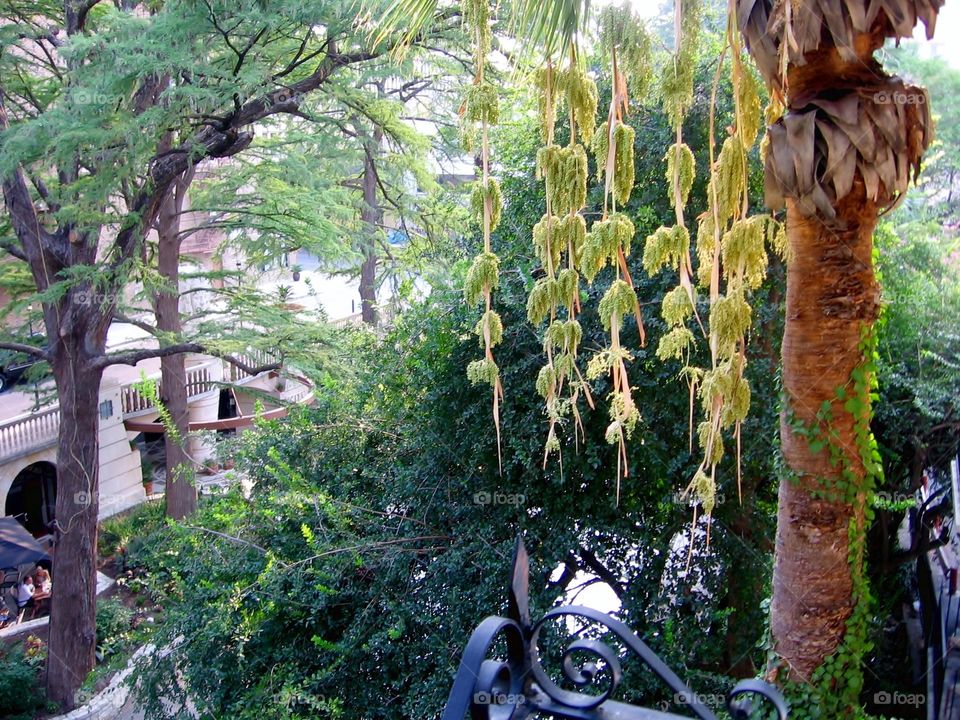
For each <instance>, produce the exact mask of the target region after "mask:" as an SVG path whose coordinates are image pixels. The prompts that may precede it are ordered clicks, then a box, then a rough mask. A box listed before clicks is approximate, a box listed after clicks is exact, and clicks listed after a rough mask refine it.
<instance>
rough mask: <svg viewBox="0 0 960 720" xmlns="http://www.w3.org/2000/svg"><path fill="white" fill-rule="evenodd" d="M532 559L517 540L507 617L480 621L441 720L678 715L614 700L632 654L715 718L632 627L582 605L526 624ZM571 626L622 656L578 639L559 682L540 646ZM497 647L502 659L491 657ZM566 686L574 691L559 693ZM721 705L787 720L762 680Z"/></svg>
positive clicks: (643, 719) (681, 697)
mask: <svg viewBox="0 0 960 720" xmlns="http://www.w3.org/2000/svg"><path fill="white" fill-rule="evenodd" d="M528 588H529V556H528V555H527V550H526V547H525V546H524V544H523V540H522V539H518V540H517V546H516V550H515V552H514V559H513V572H512V576H511V582H510V589H509V604H508V610H507V617H496V616H491V617H488V618H486V619H485V620H483V622H481V623H480V625H478V626H477V628H476V630H474V631H473V634H472V635H471V636H470V639H469V640H468V641H467V646H466V648H465V649H464V651H463V656H462V658H461V659H460V667H459V669H458V670H457V674H456V677H455V678H454V682H453V687H452V688H451V690H450V695H449V697H448V698H447V704H446V707H445V708H444V711H443V716H442V720H463V718H464V717H465V716H467V715H469V717H470V719H471V720H526V719H527V718H551V717H552V718H566V719H567V720H670V719H671V718H681V717H683V716H680V715H674V714H671V713H668V712H665V711H663V710H657V709H653V708H646V707H639V706H636V705H630V704H627V703H623V702H618V701H616V700H614V699H613V697H614V694H615V693H616V691H617V688H618V686H619V685H620V681H621V679H622V677H623V672H622V667H621V663H622V661H624V660H625V659H627V658H629V657H631V656H635V657H636V658H639V660H640V662H641V663H642V664H643V665H644V666H645V667H646V668H647V669H648V670H649V671H650V672H652V673H653V674H654V675H655V676H656V677H657V678H659V680H660V681H661V682H662V683H663V684H664V685H666V686H667V688H669V690H670V691H671V692H672V693H673V697H674V701H675V704H678V705H682V706H683V707H684V709H685V710H686V711H688V712H689V713H692V716H693V717H696V718H699V719H700V720H717V718H716V715H715V714H714V713H713V711H712V710H711V709H710V708H709V707H708V706H707V705H706V704H704V702H703V701H702V700H703V699H702V698H701V697H700V696H698V695H697V694H696V693H694V692H693V691H692V690H691V689H690V688H689V687H687V685H686V684H685V683H684V682H683V681H682V680H681V679H680V678H679V677H678V676H677V675H676V674H675V673H674V672H673V671H672V670H671V669H670V668H669V667H667V666H666V664H664V662H663V661H662V660H661V659H660V658H659V657H657V655H656V653H654V652H653V651H652V650H651V649H650V648H649V647H648V646H647V644H646V643H644V642H643V641H642V640H641V639H640V638H639V637H637V636H636V635H635V634H634V633H633V632H632V631H631V630H630V628H629V627H627V626H626V625H625V624H624V623H622V622H620V621H619V620H617V619H616V618H614V617H612V616H611V615H609V614H607V613H603V612H600V611H598V610H594V609H592V608H588V607H583V606H580V605H564V606H562V607H557V608H554V609H552V610H550V611H549V612H547V613H546V614H545V615H544V616H543V617H542V618H541V619H540V620H538V621H537V622H532V621H531V619H530V609H529V602H528ZM572 620H580V621H586V622H588V623H590V627H598V628H601V629H602V630H603V633H602V634H603V635H604V636H606V635H607V634H610V635H613V636H614V637H615V638H616V639H617V641H618V642H619V643H620V644H621V645H622V646H623V648H625V650H626V651H618V650H616V649H615V648H613V647H611V646H610V645H609V644H607V643H606V642H603V641H601V640H599V639H596V638H582V637H577V638H574V639H573V640H572V641H570V642H569V643H568V644H567V645H566V648H565V649H564V650H563V652H562V654H561V658H560V672H559V674H560V675H562V679H561V680H560V682H559V683H558V682H557V681H556V680H555V679H554V677H556V675H557V673H553V674H551V673H550V672H548V670H547V669H546V668H545V667H544V665H543V662H542V660H541V652H540V645H541V644H542V643H543V640H542V637H541V636H542V634H543V633H544V630H545V628H547V627H548V626H551V625H559V626H560V627H567V629H568V634H569V633H570V631H569V627H570V622H571V621H572ZM495 646H497V647H498V649H500V650H503V649H504V648H505V651H506V658H505V659H495V658H491V657H490V655H491V654H492V652H493V650H494V648H495ZM561 684H565V685H567V686H568V687H572V688H574V689H565V688H564V687H561ZM726 707H727V710H728V711H729V713H730V715H731V717H733V718H734V719H735V720H748V718H753V717H764V718H770V717H776V718H777V720H786V718H787V706H786V703H785V702H784V700H783V697H782V696H781V695H780V693H779V692H778V691H777V690H776V689H775V688H773V687H772V686H770V685H768V684H767V683H765V682H763V681H761V680H743V681H741V682H739V683H737V685H736V686H735V687H734V688H733V689H732V690H731V691H730V692H729V693H728V694H727V697H726Z"/></svg>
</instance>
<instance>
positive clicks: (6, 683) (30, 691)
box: [0, 646, 44, 720]
mask: <svg viewBox="0 0 960 720" xmlns="http://www.w3.org/2000/svg"><path fill="white" fill-rule="evenodd" d="M43 699H44V695H43V692H42V690H41V688H40V678H39V677H38V676H37V669H36V668H35V667H33V666H32V665H30V664H29V663H28V662H27V660H26V658H25V657H24V655H23V651H22V650H21V649H19V648H17V649H14V648H11V647H9V646H8V647H7V648H4V650H3V653H2V655H0V713H3V717H4V718H6V719H7V720H33V718H34V717H35V716H36V713H37V711H38V710H40V709H41V708H42V707H43Z"/></svg>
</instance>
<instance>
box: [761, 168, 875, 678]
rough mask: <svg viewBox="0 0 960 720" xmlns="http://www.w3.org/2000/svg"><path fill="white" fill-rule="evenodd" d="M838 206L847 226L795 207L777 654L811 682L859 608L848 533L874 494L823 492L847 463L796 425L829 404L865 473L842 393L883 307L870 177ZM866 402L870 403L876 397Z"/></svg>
mask: <svg viewBox="0 0 960 720" xmlns="http://www.w3.org/2000/svg"><path fill="white" fill-rule="evenodd" d="M837 212H838V220H839V223H831V224H830V225H829V226H828V225H827V224H826V223H825V222H824V221H822V220H820V219H818V218H816V217H808V216H805V215H803V214H802V213H801V212H800V211H799V210H798V208H797V206H796V203H794V202H793V201H788V204H787V238H788V243H789V246H790V250H791V253H792V255H791V257H790V262H789V264H788V269H787V299H786V325H785V329H784V336H783V348H782V354H783V355H782V357H783V384H784V392H785V409H784V412H783V414H782V416H781V422H780V440H781V445H782V451H783V457H784V461H785V463H786V465H787V467H788V468H789V471H790V473H791V475H792V477H791V478H790V479H784V480H782V481H781V484H780V498H779V509H778V518H777V519H778V523H777V538H776V562H775V565H774V571H773V602H772V605H771V620H770V623H771V631H772V633H773V639H774V643H775V647H776V650H777V653H778V654H779V656H780V657H781V658H782V659H783V660H784V661H786V663H787V664H788V666H789V668H790V669H791V674H792V673H796V674H799V675H800V676H802V677H804V678H809V676H810V675H811V673H812V672H813V670H814V669H815V668H817V667H818V666H819V665H820V664H821V663H822V662H823V659H824V658H825V657H827V656H828V655H830V654H831V653H832V652H833V651H834V650H835V649H836V648H837V646H838V645H839V644H840V642H841V641H842V639H843V636H844V633H845V630H846V623H847V619H848V618H849V617H850V614H851V612H852V610H853V587H852V578H851V560H850V557H849V548H848V529H849V527H850V523H851V521H852V520H857V521H860V520H862V519H863V513H864V507H863V504H864V502H865V500H864V496H863V494H860V495H859V496H858V497H857V500H856V501H854V502H853V503H848V502H845V501H843V500H837V499H836V498H834V499H819V498H818V497H817V496H815V495H814V493H815V492H816V491H818V490H822V489H823V488H824V487H836V484H837V481H838V480H840V478H841V466H842V463H841V466H837V467H834V465H833V464H831V462H830V453H829V450H828V449H819V450H817V449H816V448H814V449H811V447H810V444H809V442H808V437H807V436H805V435H804V434H803V433H802V432H797V426H798V424H799V423H802V424H803V425H805V426H806V427H812V426H814V425H815V424H816V423H817V422H818V421H817V413H818V411H819V410H820V409H821V407H823V404H824V403H829V404H830V406H831V409H832V410H831V416H832V420H831V421H830V426H831V428H832V430H834V431H836V433H837V439H836V440H835V441H834V444H835V445H837V446H839V448H840V449H841V450H842V452H843V453H844V454H845V456H846V458H847V461H846V462H847V463H849V464H848V468H850V469H852V470H853V472H854V473H855V474H857V476H858V477H862V476H863V473H864V469H863V464H862V462H861V460H860V455H859V450H858V448H857V444H856V441H855V438H854V426H855V424H856V422H857V420H858V418H856V417H854V415H852V414H851V413H849V412H847V411H846V410H844V408H843V405H844V403H843V401H840V400H838V398H837V394H836V391H837V389H838V388H840V387H847V388H848V389H849V388H850V378H851V373H852V371H853V369H854V368H855V367H856V366H857V365H858V364H860V363H861V361H862V350H861V348H860V344H861V338H862V332H863V330H864V328H865V327H871V326H872V324H873V322H874V321H875V320H876V317H877V313H878V309H879V302H878V299H879V290H878V286H877V282H876V279H875V277H874V272H873V259H872V253H873V240H872V234H873V229H874V226H875V225H876V222H877V207H876V206H875V205H874V204H873V203H872V202H870V201H868V200H867V199H866V193H865V190H864V186H863V183H862V182H860V181H859V180H858V181H857V182H856V183H855V186H854V189H853V192H851V193H850V195H848V196H847V197H846V198H845V199H843V200H842V201H840V203H838V207H837ZM836 227H843V228H844V229H842V230H837V229H835V228H836ZM867 395H868V393H867ZM862 400H863V403H864V407H866V408H869V396H867V397H864V398H862ZM861 419H862V418H861ZM815 450H817V451H815Z"/></svg>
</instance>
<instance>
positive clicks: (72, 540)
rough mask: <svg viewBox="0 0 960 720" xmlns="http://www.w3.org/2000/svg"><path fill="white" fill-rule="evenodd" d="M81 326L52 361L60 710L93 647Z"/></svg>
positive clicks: (97, 374) (67, 705) (53, 614)
mask: <svg viewBox="0 0 960 720" xmlns="http://www.w3.org/2000/svg"><path fill="white" fill-rule="evenodd" d="M85 330H86V328H85V327H84V326H82V325H81V326H80V327H78V328H76V330H75V331H74V332H73V333H72V334H71V335H70V336H69V337H66V338H63V339H62V340H61V341H60V342H59V343H58V347H57V351H58V352H57V355H59V357H57V358H55V360H54V362H53V363H51V365H52V366H53V369H54V378H55V379H56V384H57V391H58V393H59V399H60V433H59V438H58V442H57V506H56V507H57V511H56V518H57V532H56V537H57V542H56V549H55V552H54V556H53V578H54V583H53V597H52V598H51V604H50V632H49V641H48V642H49V644H48V654H47V696H48V697H49V699H50V700H53V701H54V702H57V703H59V704H60V705H61V706H62V707H63V708H64V709H71V708H73V707H74V705H75V704H76V697H75V693H76V691H77V690H78V689H79V688H80V686H81V684H82V683H83V681H84V680H85V679H86V677H87V675H88V674H89V673H90V671H91V670H93V666H94V650H95V648H96V622H95V618H96V587H97V577H96V575H97V563H96V558H97V515H98V512H99V496H98V495H99V476H100V457H99V451H100V447H99V440H100V436H99V403H100V380H101V377H102V375H103V371H102V370H101V369H99V368H96V367H94V366H93V365H92V364H91V363H90V359H91V355H90V354H88V353H87V350H88V348H86V347H85V346H86V342H85V340H86V339H87V338H86V333H85V332H84V331H85ZM100 349H101V350H102V347H101V348H100ZM115 411H119V408H117V409H116V410H115Z"/></svg>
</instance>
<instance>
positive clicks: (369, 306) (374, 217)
mask: <svg viewBox="0 0 960 720" xmlns="http://www.w3.org/2000/svg"><path fill="white" fill-rule="evenodd" d="M382 139H383V130H381V129H380V128H379V127H378V128H375V129H374V132H373V136H372V137H369V138H367V139H366V140H365V141H364V158H363V206H362V208H361V210H360V220H361V221H362V222H363V231H362V232H363V248H362V251H363V265H361V267H360V313H361V317H362V319H363V322H364V323H366V324H367V325H375V324H376V322H377V233H379V232H380V228H381V226H382V225H383V209H382V208H381V207H380V201H379V199H378V198H377V165H376V161H375V160H374V158H375V157H376V155H377V153H378V152H379V150H380V141H381V140H382Z"/></svg>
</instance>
